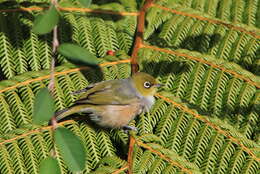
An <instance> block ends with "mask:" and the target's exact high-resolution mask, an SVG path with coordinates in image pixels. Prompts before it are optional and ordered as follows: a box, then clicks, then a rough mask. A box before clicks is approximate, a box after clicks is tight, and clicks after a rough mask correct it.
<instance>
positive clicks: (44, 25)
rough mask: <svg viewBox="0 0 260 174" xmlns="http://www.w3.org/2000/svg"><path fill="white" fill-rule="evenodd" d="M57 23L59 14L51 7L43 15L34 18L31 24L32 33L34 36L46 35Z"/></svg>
mask: <svg viewBox="0 0 260 174" xmlns="http://www.w3.org/2000/svg"><path fill="white" fill-rule="evenodd" d="M58 22H59V13H58V11H57V9H56V7H55V6H51V7H50V9H49V10H48V11H46V12H45V13H44V14H42V15H39V16H37V17H36V19H35V21H34V24H33V28H32V30H33V32H34V33H36V34H46V33H49V32H51V30H52V29H53V28H54V27H55V25H57V23H58Z"/></svg>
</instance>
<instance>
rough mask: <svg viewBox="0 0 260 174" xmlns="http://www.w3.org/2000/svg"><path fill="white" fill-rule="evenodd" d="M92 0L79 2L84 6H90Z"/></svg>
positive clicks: (80, 0)
mask: <svg viewBox="0 0 260 174" xmlns="http://www.w3.org/2000/svg"><path fill="white" fill-rule="evenodd" d="M91 1H92V0H79V2H80V3H81V4H82V5H83V6H84V7H87V8H88V7H89V6H90V4H91Z"/></svg>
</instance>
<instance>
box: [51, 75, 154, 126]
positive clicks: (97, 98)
mask: <svg viewBox="0 0 260 174" xmlns="http://www.w3.org/2000/svg"><path fill="white" fill-rule="evenodd" d="M156 87H158V84H157V82H156V80H155V78H153V77H152V76H150V75H149V74H146V73H142V72H139V73H136V74H134V75H133V76H132V77H131V78H127V79H119V80H109V81H103V82H99V83H95V84H92V85H89V86H88V87H87V88H85V89H83V90H80V91H76V92H75V94H80V97H79V99H78V100H77V101H76V102H75V104H74V105H73V106H72V107H70V108H68V109H64V110H62V111H58V112H57V113H56V118H57V120H61V119H63V118H65V117H66V116H68V115H71V114H74V113H79V112H82V113H86V115H88V116H89V117H90V118H91V120H93V121H94V122H96V123H97V124H99V125H100V126H103V127H110V128H120V127H124V126H127V124H128V123H129V122H130V121H131V120H132V119H134V117H135V116H136V115H138V114H140V113H141V112H147V111H148V110H149V109H150V108H151V106H152V105H153V103H154V97H153V95H154V94H155V92H156Z"/></svg>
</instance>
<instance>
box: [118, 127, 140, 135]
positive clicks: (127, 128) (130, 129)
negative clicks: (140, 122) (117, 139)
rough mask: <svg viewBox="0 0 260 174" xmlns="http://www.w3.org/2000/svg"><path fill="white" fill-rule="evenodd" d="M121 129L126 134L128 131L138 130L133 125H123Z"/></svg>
mask: <svg viewBox="0 0 260 174" xmlns="http://www.w3.org/2000/svg"><path fill="white" fill-rule="evenodd" d="M122 129H123V130H124V132H125V133H126V134H127V133H128V131H136V132H137V131H138V129H137V128H136V127H134V126H123V127H122Z"/></svg>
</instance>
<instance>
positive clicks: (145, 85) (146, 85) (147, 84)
mask: <svg viewBox="0 0 260 174" xmlns="http://www.w3.org/2000/svg"><path fill="white" fill-rule="evenodd" d="M151 86H152V85H151V83H150V82H144V87H145V88H150V87H151Z"/></svg>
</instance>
